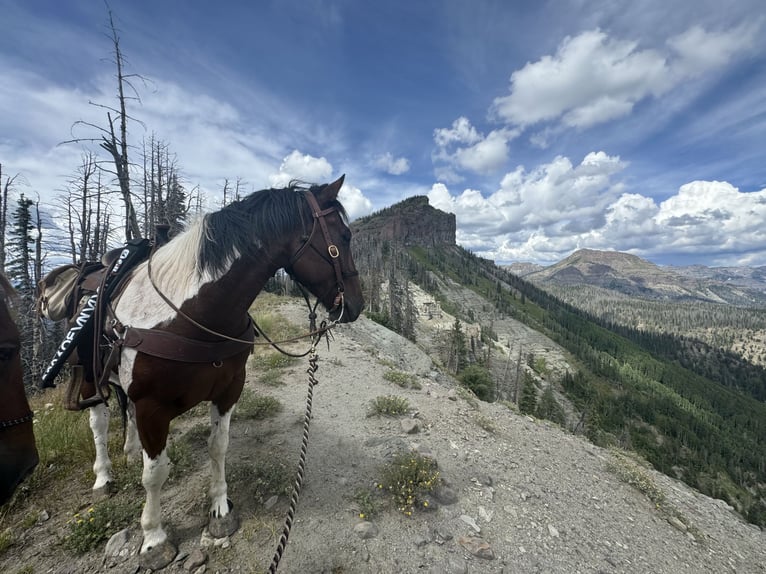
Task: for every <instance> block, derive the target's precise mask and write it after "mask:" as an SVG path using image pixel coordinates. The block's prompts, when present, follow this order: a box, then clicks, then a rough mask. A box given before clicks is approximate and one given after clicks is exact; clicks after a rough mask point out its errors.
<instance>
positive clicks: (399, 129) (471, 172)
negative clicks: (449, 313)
mask: <svg viewBox="0 0 766 574" xmlns="http://www.w3.org/2000/svg"><path fill="white" fill-rule="evenodd" d="M110 6H111V8H112V10H113V12H114V16H115V18H116V23H117V27H118V29H119V32H120V36H121V48H122V50H123V53H124V55H125V57H126V59H127V62H128V69H127V72H128V73H133V74H140V75H141V76H142V77H143V78H144V80H145V81H142V80H140V79H139V78H134V81H133V83H134V85H135V87H136V89H137V91H138V94H139V96H140V99H141V101H140V103H139V102H137V101H133V102H130V104H131V108H130V113H131V115H132V116H133V117H135V118H137V119H139V120H141V122H142V123H138V122H133V123H132V124H131V125H130V137H131V138H132V140H131V141H132V142H133V143H134V144H139V145H140V142H141V139H142V138H144V137H149V136H151V135H152V133H154V134H155V135H156V136H157V137H159V138H161V139H162V140H163V141H165V142H167V143H168V144H169V145H170V148H171V150H172V151H173V152H174V153H175V154H176V156H177V161H178V166H179V168H180V170H181V173H182V175H183V176H184V181H185V182H186V184H187V186H188V187H193V186H196V185H199V186H200V188H201V189H202V190H203V191H204V193H205V195H206V197H207V198H208V201H209V202H210V204H211V206H212V205H214V204H215V202H216V201H217V200H218V195H219V194H220V190H221V187H222V185H223V181H224V179H225V178H229V179H230V180H233V179H236V178H242V180H243V181H244V182H246V184H247V188H248V189H253V190H255V189H261V188H264V187H270V186H277V185H282V184H285V183H287V181H289V180H290V179H291V178H294V177H298V178H301V179H304V180H308V181H315V182H325V181H330V180H331V179H334V178H335V177H337V176H339V175H340V174H342V173H345V174H346V176H347V177H346V182H347V183H346V187H345V188H344V191H343V196H342V199H343V201H344V203H345V205H346V206H347V208H348V209H349V211H350V212H351V213H352V215H354V216H361V215H365V214H367V213H370V212H372V211H375V210H378V209H381V208H383V207H386V206H388V205H391V204H392V203H395V202H397V201H400V200H402V199H404V198H406V197H410V196H412V195H416V194H417V195H427V196H428V197H429V200H430V202H431V204H432V205H434V206H435V207H438V208H440V209H443V210H445V211H450V212H452V213H455V214H456V217H457V226H458V242H459V243H460V244H461V245H463V246H464V247H466V248H468V249H470V250H472V251H474V252H476V253H477V254H479V255H482V256H485V257H489V258H492V259H495V260H496V261H497V262H498V263H506V262H512V261H534V262H538V263H543V264H549V263H553V262H555V261H558V260H559V259H561V258H563V257H566V256H567V255H568V254H570V253H571V252H572V251H574V250H575V249H578V248H584V247H588V248H593V249H615V250H619V251H628V252H631V253H635V254H637V255H639V256H641V257H644V258H646V259H649V260H651V261H654V262H656V263H660V264H675V265H681V264H693V263H700V264H705V265H710V266H715V265H766V224H765V223H766V161H765V160H766V157H765V153H764V142H766V7H765V6H764V5H763V2H762V1H761V0H741V1H740V0H732V1H731V2H728V3H724V2H720V0H716V1H709V0H697V1H695V2H667V1H666V0H662V1H655V0H631V1H622V0H611V1H600V2H596V1H591V0H571V1H565V0H561V1H555V2H554V1H550V2H545V1H534V2H533V1H525V0H522V1H506V0H470V1H469V0H466V1H458V0H445V1H436V0H418V1H414V0H408V1H406V2H405V1H399V0H391V1H387V2H380V1H376V2H370V1H366V0H301V1H298V0H275V1H263V0H253V1H239V2H235V1H229V2H216V3H214V2H208V1H200V0H186V1H182V0H163V1H157V0H152V1H146V0H133V1H127V0H125V1H122V0H113V1H112V2H111V3H110ZM0 14H2V20H3V24H4V25H3V34H0V77H2V78H3V80H2V82H0V110H2V113H0V163H2V165H3V174H4V176H8V175H15V174H19V177H18V179H17V185H16V190H17V192H24V193H25V194H26V195H28V196H30V195H34V194H39V196H40V198H41V201H42V203H43V204H44V205H46V206H49V208H50V209H51V210H55V209H56V208H57V205H58V204H60V198H61V196H62V193H63V190H64V189H65V187H66V184H67V181H68V180H70V179H71V178H72V177H73V176H74V174H75V171H76V169H77V167H78V166H79V165H80V163H81V155H82V153H83V149H82V147H80V146H76V145H63V146H62V145H58V144H60V143H61V142H63V141H65V140H69V139H71V138H72V136H73V135H75V136H78V137H88V136H92V135H93V132H88V131H87V130H84V129H83V128H79V129H77V130H75V132H74V134H73V133H72V125H73V123H74V122H76V121H77V120H84V121H89V122H94V123H98V124H102V125H103V123H104V116H105V113H104V111H103V109H102V108H99V107H97V106H93V105H90V104H89V102H95V103H98V104H103V105H114V103H115V99H114V94H115V85H114V79H113V74H114V69H113V66H112V64H111V63H110V60H109V57H110V52H111V44H110V41H109V38H108V36H107V32H108V30H107V12H106V8H105V4H104V3H103V2H102V1H101V0H69V1H66V2H61V1H57V0H51V1H42V0H25V1H21V0H16V1H12V0H0ZM94 151H97V148H94ZM134 159H137V154H136V155H134Z"/></svg>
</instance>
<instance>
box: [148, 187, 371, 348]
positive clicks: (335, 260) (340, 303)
mask: <svg viewBox="0 0 766 574" xmlns="http://www.w3.org/2000/svg"><path fill="white" fill-rule="evenodd" d="M304 197H305V198H306V201H307V202H308V204H309V207H310V208H311V213H312V225H311V233H310V234H309V235H308V237H307V238H306V240H305V241H304V242H303V243H302V244H301V246H300V247H299V248H298V249H297V250H296V251H295V253H294V254H293V255H292V257H290V259H289V261H288V263H287V265H286V266H285V267H284V269H285V271H287V273H288V275H290V277H293V278H294V274H293V271H292V270H293V265H295V263H296V262H297V261H298V260H299V259H300V258H301V257H302V256H303V255H304V254H305V253H306V251H307V249H308V248H309V247H310V248H311V249H313V250H314V251H315V252H316V253H317V254H318V255H319V256H320V257H321V258H322V259H324V260H325V261H326V262H327V263H328V264H330V265H332V267H333V270H334V271H335V289H336V290H337V295H336V296H335V301H334V304H333V306H332V308H331V309H330V311H334V310H335V309H338V308H339V307H340V313H339V315H338V317H337V318H336V319H334V320H333V321H331V322H330V323H329V324H328V323H326V322H322V325H321V326H320V327H319V328H317V326H316V308H317V306H318V305H319V302H320V301H321V299H320V298H317V300H316V303H315V304H314V306H313V307H312V306H311V303H310V301H309V298H310V294H309V292H308V290H307V289H306V288H305V287H304V286H303V285H302V284H301V282H300V281H297V280H296V281H295V282H296V283H297V284H298V287H299V288H300V290H301V293H302V294H303V298H304V299H305V300H306V305H307V306H308V308H309V322H310V323H309V332H308V333H307V334H305V335H300V336H298V337H293V338H292V339H287V340H284V341H272V340H271V339H270V338H269V337H268V336H267V335H266V334H265V333H264V332H263V330H262V329H261V328H260V327H259V326H258V325H257V324H256V322H255V320H253V319H252V318H251V320H252V322H253V325H254V326H255V329H256V333H257V334H261V335H263V337H264V339H266V341H267V343H265V344H268V345H271V346H272V347H274V348H275V349H277V350H278V351H279V352H281V353H283V354H285V355H289V356H291V357H305V356H306V355H308V354H309V353H310V352H311V349H309V350H308V351H306V352H305V353H301V354H293V353H290V352H288V351H285V350H284V349H281V348H280V347H279V346H278V344H279V343H290V342H293V341H297V340H300V339H305V338H308V337H311V338H312V340H313V344H312V348H315V347H316V345H317V343H318V342H319V340H320V339H321V338H322V336H325V335H326V334H327V333H328V332H329V330H330V329H332V328H333V327H334V326H335V325H337V324H338V323H340V321H341V319H342V318H343V312H344V311H345V308H346V307H345V299H344V285H343V279H344V278H349V277H356V276H357V275H359V272H358V271H356V270H353V271H349V272H345V273H344V272H343V269H342V267H341V264H340V250H339V249H338V246H337V245H335V244H334V243H333V242H332V239H331V237H330V231H329V229H328V228H327V222H326V221H325V217H326V216H327V215H329V214H330V213H332V212H334V211H338V208H337V207H335V206H333V207H329V208H327V209H320V207H319V203H318V202H317V200H316V197H314V194H313V193H312V192H311V191H305V192H304ZM317 222H319V227H320V229H321V230H322V235H323V236H324V240H325V243H326V244H327V255H325V254H324V253H322V252H321V251H320V250H318V249H317V248H316V247H314V245H313V244H312V243H311V240H312V238H313V237H314V234H315V233H316V228H317ZM328 256H329V257H328ZM147 273H148V276H149V282H150V283H151V284H152V287H154V290H155V291H156V292H157V294H158V295H159V296H160V298H161V299H162V300H163V301H165V303H166V304H167V305H168V306H169V307H170V308H171V309H173V311H175V312H176V313H178V315H179V316H181V317H183V318H184V319H186V320H187V321H189V322H190V323H191V324H192V325H194V326H195V327H197V328H198V329H201V330H202V331H205V332H206V333H209V334H211V335H215V336H216V337H220V338H222V339H227V340H229V341H238V342H241V343H247V344H249V345H257V344H258V343H254V342H253V341H246V340H244V339H239V338H237V337H230V336H229V335H225V334H223V333H219V332H217V331H214V330H213V329H209V328H208V327H205V326H204V325H202V324H200V323H198V322H197V321H195V320H194V319H192V318H191V317H189V316H188V315H187V314H186V313H184V312H183V311H181V309H180V308H179V307H178V306H177V305H176V304H175V303H173V302H172V301H171V300H170V299H169V298H168V297H167V296H166V295H165V294H164V293H163V292H162V291H160V288H159V287H158V286H157V285H156V284H155V282H154V279H153V277H152V256H151V255H149V260H148V262H147ZM261 344H264V343H261ZM328 344H329V341H328Z"/></svg>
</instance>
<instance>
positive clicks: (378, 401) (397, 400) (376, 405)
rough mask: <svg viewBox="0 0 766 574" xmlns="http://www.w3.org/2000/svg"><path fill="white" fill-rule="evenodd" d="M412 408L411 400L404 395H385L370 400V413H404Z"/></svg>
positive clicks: (392, 414)
mask: <svg viewBox="0 0 766 574" xmlns="http://www.w3.org/2000/svg"><path fill="white" fill-rule="evenodd" d="M409 409H410V403H409V401H408V400H407V399H406V398H404V397H397V396H395V395H385V396H378V397H375V398H374V399H373V400H372V401H371V402H370V415H371V416H374V415H388V416H397V415H403V414H405V413H406V412H407V411H408V410H409Z"/></svg>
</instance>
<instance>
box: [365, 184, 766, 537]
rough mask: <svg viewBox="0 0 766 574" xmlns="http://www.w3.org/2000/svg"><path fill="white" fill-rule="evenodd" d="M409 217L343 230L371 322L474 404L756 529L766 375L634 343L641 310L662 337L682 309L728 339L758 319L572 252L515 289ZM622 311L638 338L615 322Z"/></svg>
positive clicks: (653, 339)
mask: <svg viewBox="0 0 766 574" xmlns="http://www.w3.org/2000/svg"><path fill="white" fill-rule="evenodd" d="M414 203H415V204H416V207H417V209H418V210H419V211H418V213H419V215H418V217H409V218H408V217H406V216H404V215H403V214H406V213H410V211H411V210H412V209H413V205H412V204H410V205H406V204H397V205H395V206H392V207H390V208H388V209H387V210H384V211H383V212H380V213H378V214H374V215H373V216H370V217H369V218H366V219H365V220H364V221H363V222H361V224H358V225H357V224H356V222H355V223H354V224H352V228H353V230H354V232H355V233H356V234H357V235H355V239H354V243H353V248H354V254H355V260H356V262H357V266H358V268H359V271H360V275H361V277H362V281H363V285H364V289H365V298H366V300H367V302H368V311H367V315H368V317H370V318H372V319H374V320H376V321H377V322H379V323H381V324H382V325H384V326H386V327H388V328H390V329H392V330H394V331H396V332H398V333H400V334H402V335H404V336H405V337H407V338H408V339H410V340H412V341H415V342H416V343H417V344H418V345H420V346H421V347H422V348H423V349H424V350H426V351H427V352H429V354H431V355H432V356H433V357H434V358H435V359H434V360H435V361H437V364H439V365H440V366H441V367H442V368H444V369H446V370H447V371H448V372H450V373H452V374H453V375H454V376H456V377H457V378H458V379H459V380H460V381H461V382H462V384H463V385H464V386H466V387H468V388H470V389H471V390H473V391H474V392H475V393H476V395H477V396H478V397H479V398H481V399H483V400H486V401H490V402H492V401H495V402H497V401H508V402H511V403H514V404H518V405H519V409H520V410H521V411H522V412H526V413H530V414H534V415H536V416H540V417H542V418H550V419H551V420H555V421H557V422H558V423H559V424H561V425H563V426H564V427H565V428H567V429H569V430H570V431H571V432H574V433H576V434H583V435H585V436H586V437H588V438H589V439H590V440H592V441H593V442H594V443H595V444H598V445H601V446H617V447H621V448H626V449H629V450H633V451H635V452H637V453H639V454H640V455H641V456H643V457H645V458H646V459H647V460H648V461H649V462H650V463H651V464H653V465H654V466H655V468H657V469H658V470H660V471H662V472H664V473H666V474H668V475H669V476H673V477H675V478H679V479H682V480H683V481H685V482H686V483H687V484H689V485H691V486H693V487H694V488H697V489H699V490H700V491H702V492H704V493H706V494H709V495H712V496H716V497H720V498H723V499H724V500H726V501H727V502H728V503H730V504H732V506H734V507H735V508H736V509H737V510H738V511H739V512H741V513H742V514H743V515H745V516H747V517H748V519H749V520H751V521H753V522H755V523H758V524H766V467H764V465H763V460H766V427H764V425H763V421H764V420H766V369H764V367H763V366H762V365H759V364H756V362H755V361H751V360H750V358H749V357H748V356H746V355H745V354H733V353H731V352H729V350H727V349H726V348H724V346H721V345H718V346H715V345H712V344H711V343H709V342H706V341H705V340H703V339H700V338H697V337H694V336H689V335H690V334H692V335H693V333H692V332H686V331H684V333H685V334H681V333H680V332H677V331H672V330H664V331H663V330H660V329H647V328H644V327H645V326H646V322H647V319H644V318H643V317H644V316H643V313H644V310H643V309H644V307H646V308H648V309H650V311H651V312H653V313H656V319H654V318H652V319H651V320H652V321H655V320H656V321H657V322H658V323H662V322H663V321H665V322H666V323H667V322H671V321H675V319H676V317H677V315H674V313H675V311H673V310H674V309H681V310H682V313H681V315H678V316H679V317H681V318H684V317H686V316H687V315H688V314H689V313H690V312H691V311H690V309H691V310H693V311H694V312H698V313H699V315H700V316H701V317H703V318H704V320H705V321H708V322H710V321H716V322H719V323H721V324H725V325H726V329H727V331H726V334H727V337H729V338H731V337H732V336H733V335H732V333H739V332H742V333H744V332H745V327H743V325H747V327H746V328H747V329H749V328H750V327H749V325H756V326H757V325H760V323H759V321H762V320H763V321H766V317H762V316H759V314H758V312H753V311H752V309H749V308H745V307H741V308H737V307H733V306H732V305H731V304H728V303H725V302H724V301H725V299H724V297H722V296H720V293H722V292H724V291H719V292H717V291H715V290H713V289H712V287H710V285H711V284H710V283H705V284H700V285H695V284H694V280H692V279H689V278H688V277H685V276H683V275H682V274H679V273H676V272H674V271H673V270H672V269H667V268H661V267H658V266H656V265H653V264H651V263H648V262H646V261H643V260H641V259H640V258H638V257H635V256H632V255H629V254H622V253H610V252H593V251H582V252H578V253H576V254H574V255H573V256H572V257H570V258H567V260H565V261H563V262H561V263H560V264H558V265H554V266H551V267H549V268H546V269H543V270H539V271H535V272H533V273H531V274H530V276H525V277H524V278H521V277H519V276H517V275H514V274H512V273H510V272H509V271H508V270H507V269H503V268H501V267H498V266H496V265H495V264H494V262H492V261H489V260H486V259H482V258H479V257H476V256H475V255H473V254H471V253H469V252H467V251H466V250H464V249H462V248H460V247H459V246H457V245H456V244H455V243H454V242H450V241H449V240H448V237H447V236H446V235H443V236H442V237H441V239H440V240H439V241H432V240H431V236H430V235H429V234H428V233H425V234H424V233H423V231H422V230H423V229H424V228H425V229H430V228H432V227H435V226H436V225H437V224H438V223H437V222H438V221H439V220H444V221H446V218H445V215H446V214H444V215H442V214H440V213H439V212H438V210H435V209H433V208H431V207H430V206H427V204H426V203H425V202H423V200H421V199H418V200H417V201H416V202H414ZM388 218H394V221H390V220H389V221H386V220H387V219H388ZM429 218H431V219H429ZM432 221H433V223H432ZM408 226H409V227H408ZM411 226H416V227H417V229H413V228H412V227H411ZM390 229H397V233H396V234H392V233H390V232H389V231H386V230H390ZM414 237H419V238H420V239H419V240H417V241H413V240H412V238H414ZM357 238H359V241H357ZM531 278H534V282H533V281H531V280H528V279H531ZM706 281H707V280H706ZM543 287H544V288H543ZM711 292H712V294H711ZM731 292H733V291H728V292H727V293H731ZM572 293H574V295H572ZM743 293H744V291H743ZM639 295H640V296H639ZM567 297H569V298H567ZM741 298H742V299H743V300H744V299H746V297H745V295H742V296H741ZM584 300H587V301H589V302H590V304H591V305H592V308H589V309H586V308H585V306H584V305H582V304H581V303H582V301H584ZM605 301H606V302H607V303H608V304H607V305H602V303H604V302H605ZM616 303H620V304H621V305H623V307H620V308H619V309H618V311H619V312H613V309H615V308H616V307H614V306H613V304H616ZM711 306H715V309H716V313H709V311H710V309H711V308H712V307H711ZM737 309H739V311H737ZM623 310H625V315H626V316H627V315H628V314H629V313H630V314H632V315H631V316H632V317H633V320H634V323H635V324H631V323H630V322H628V321H623V320H617V319H618V318H622V317H623ZM735 311H736V312H735ZM747 321H755V323H747ZM682 323H683V321H679V325H678V329H679V330H681V331H683V330H684V329H685V327H684V326H683V324H682ZM763 324H764V325H766V322H764V323H763ZM699 325H704V323H697V324H695V329H696V328H698V327H699ZM700 328H701V327H700ZM764 332H766V331H764ZM750 342H751V343H752V342H753V340H752V339H751V341H750ZM727 344H728V343H727ZM759 349H760V350H759ZM764 349H766V345H760V344H757V343H756V345H755V348H754V350H752V351H749V352H750V353H751V354H752V355H757V354H758V353H762V352H763V350H764Z"/></svg>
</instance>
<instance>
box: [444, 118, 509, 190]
mask: <svg viewBox="0 0 766 574" xmlns="http://www.w3.org/2000/svg"><path fill="white" fill-rule="evenodd" d="M517 133H518V132H517V131H515V130H510V129H505V128H502V129H497V130H493V131H491V132H490V133H489V134H487V135H486V136H484V135H483V134H481V133H480V132H479V131H478V130H476V128H475V127H474V126H472V125H471V122H470V121H468V119H467V118H465V117H460V118H458V119H456V120H455V121H454V122H452V126H451V127H449V128H437V129H436V130H434V143H435V144H436V150H435V151H434V153H433V155H432V159H433V160H434V162H435V163H436V164H437V165H436V168H435V170H434V173H435V174H436V177H437V178H438V179H440V180H441V181H445V182H447V183H456V182H458V181H461V176H459V175H458V174H457V171H460V170H468V171H472V172H475V173H484V174H486V173H491V172H493V171H497V170H498V169H500V168H502V167H503V166H504V165H505V163H506V162H507V161H508V154H509V147H508V142H509V141H510V140H511V139H513V138H514V137H515V136H516V135H517Z"/></svg>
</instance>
